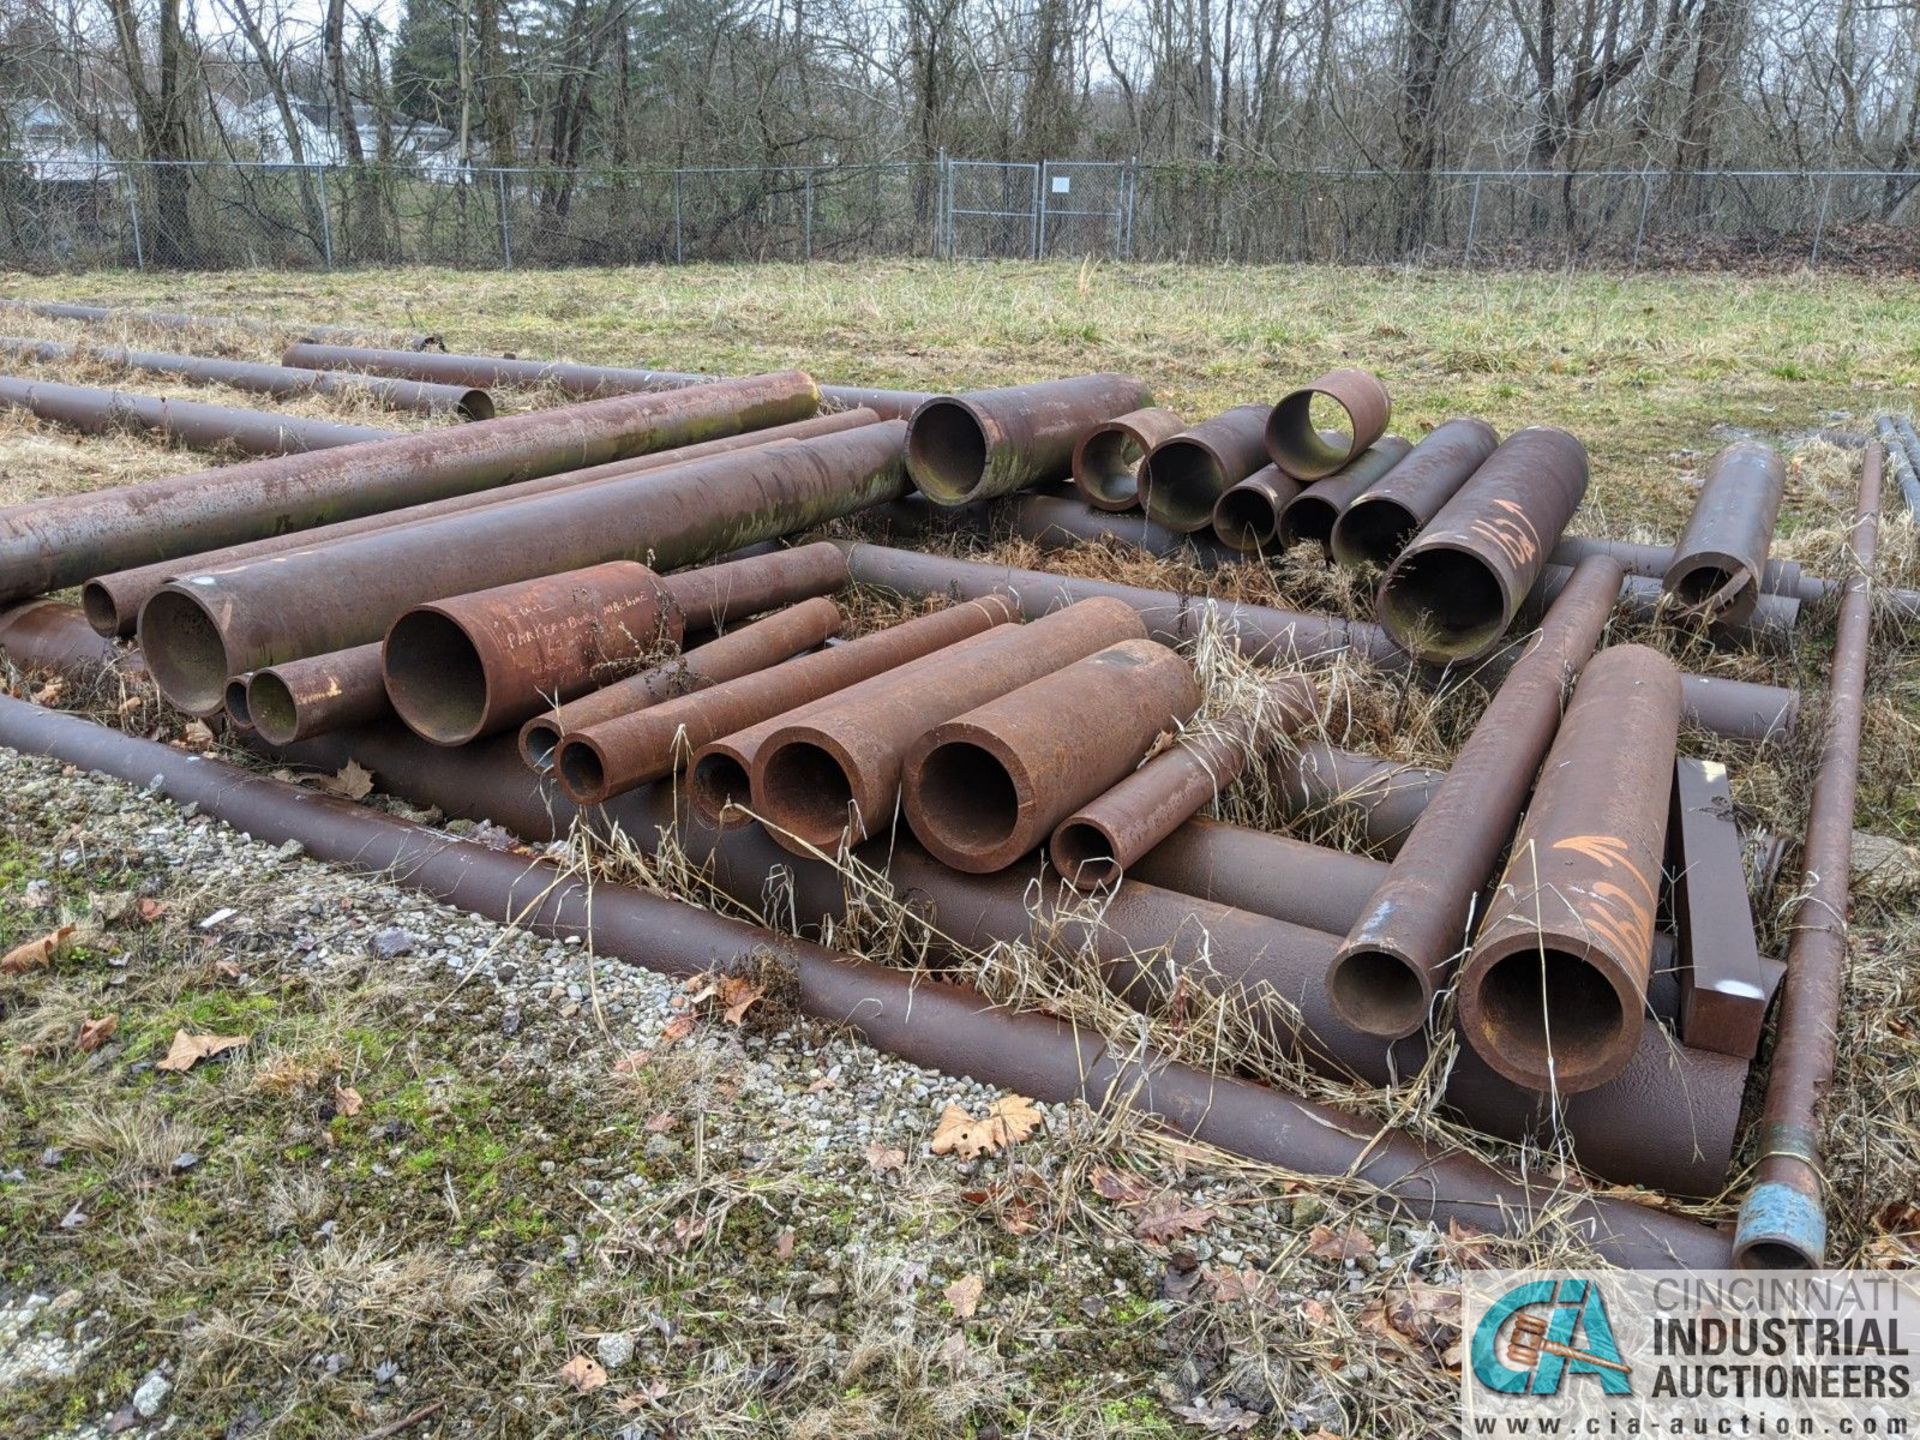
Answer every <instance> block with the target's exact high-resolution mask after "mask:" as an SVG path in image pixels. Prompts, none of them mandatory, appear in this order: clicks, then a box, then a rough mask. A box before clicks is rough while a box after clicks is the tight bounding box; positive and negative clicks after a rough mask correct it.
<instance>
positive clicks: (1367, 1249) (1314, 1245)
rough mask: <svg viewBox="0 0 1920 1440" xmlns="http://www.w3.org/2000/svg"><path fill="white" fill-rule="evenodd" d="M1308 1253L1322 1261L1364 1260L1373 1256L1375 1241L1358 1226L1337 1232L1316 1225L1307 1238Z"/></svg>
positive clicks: (1351, 1226)
mask: <svg viewBox="0 0 1920 1440" xmlns="http://www.w3.org/2000/svg"><path fill="white" fill-rule="evenodd" d="M1307 1253H1308V1254H1309V1255H1312V1256H1315V1257H1316V1258H1318V1259H1321V1260H1364V1259H1365V1258H1366V1257H1367V1256H1369V1255H1371V1254H1373V1241H1371V1240H1369V1239H1368V1238H1367V1233H1366V1231H1364V1230H1362V1229H1361V1228H1360V1227H1359V1226H1358V1225H1350V1226H1348V1227H1347V1228H1346V1229H1345V1230H1341V1231H1337V1232H1336V1231H1334V1230H1331V1229H1329V1228H1328V1227H1327V1226H1325V1225H1316V1226H1314V1227H1313V1231H1312V1233H1311V1234H1310V1235H1309V1236H1308V1237H1307Z"/></svg>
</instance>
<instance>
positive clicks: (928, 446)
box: [907, 375, 1153, 505]
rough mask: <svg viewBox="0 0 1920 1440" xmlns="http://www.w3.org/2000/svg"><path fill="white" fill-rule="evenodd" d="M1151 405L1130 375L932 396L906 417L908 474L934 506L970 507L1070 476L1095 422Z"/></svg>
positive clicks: (1147, 395) (1102, 376)
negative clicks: (1075, 456) (1077, 451)
mask: <svg viewBox="0 0 1920 1440" xmlns="http://www.w3.org/2000/svg"><path fill="white" fill-rule="evenodd" d="M1152 403H1153V396H1152V395H1151V394H1150V393H1148V390H1147V387H1146V386H1145V385H1143V384H1141V383H1140V382H1139V381H1138V380H1135V379H1133V378H1132V377H1130V376H1126V375H1076V376H1074V377H1073V378H1072V379H1070V380H1044V381H1041V382H1040V383H1039V384H1037V385H1010V386H1007V387H1005V388H1002V389H996V390H973V391H969V392H968V393H967V394H965V395H934V396H931V397H929V398H928V399H927V400H925V401H923V402H922V403H921V404H920V405H919V407H918V408H916V409H915V410H914V412H913V415H912V417H911V418H910V419H909V420H908V421H907V474H908V475H910V476H912V477H913V483H914V486H915V487H916V488H917V489H918V490H919V491H920V493H921V494H922V495H924V496H926V497H927V499H929V500H931V501H932V502H933V503H934V504H936V505H965V504H967V503H968V502H969V501H973V500H986V499H989V498H991V497H992V496H995V495H1008V494H1011V493H1012V492H1013V491H1015V490H1024V489H1025V488H1026V487H1027V486H1029V485H1037V484H1040V483H1041V482H1042V481H1046V480H1059V479H1064V478H1066V476H1067V474H1068V473H1069V472H1070V471H1071V470H1072V468H1073V449H1074V446H1075V445H1077V444H1078V443H1079V441H1080V437H1081V436H1082V435H1084V434H1085V433H1086V432H1087V431H1088V430H1089V429H1091V428H1092V427H1093V426H1095V425H1097V424H1099V423H1100V422H1101V421H1102V420H1110V419H1112V418H1113V417H1114V416H1116V415H1126V414H1130V413H1132V412H1133V411H1135V410H1140V409H1144V408H1145V407H1147V406H1148V405H1151V404H1152Z"/></svg>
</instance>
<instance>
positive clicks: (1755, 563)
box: [1661, 440, 1787, 625]
mask: <svg viewBox="0 0 1920 1440" xmlns="http://www.w3.org/2000/svg"><path fill="white" fill-rule="evenodd" d="M1786 485H1787V466H1786V462H1785V461H1783V460H1782V459H1781V458H1780V452H1779V451H1778V450H1775V449H1774V448H1773V447H1772V446H1771V445H1763V444H1761V443H1760V442H1759V441H1758V440H1736V441H1734V442H1733V444H1731V445H1728V446H1726V447H1725V448H1724V449H1722V450H1721V451H1720V453H1719V454H1717V455H1715V456H1714V457H1713V459H1712V460H1711V461H1709V462H1708V464H1707V476H1706V480H1705V481H1704V482H1703V483H1702V485H1701V487H1700V498H1699V499H1698V500H1696V501H1695V502H1694V506H1693V514H1692V515H1691V516H1689V517H1688V519H1687V526H1686V529H1684V530H1682V531H1681V532H1680V543H1679V544H1677V545H1675V546H1674V547H1673V550H1674V553H1673V564H1672V565H1670V566H1668V567H1667V573H1666V575H1665V576H1664V577H1662V582H1661V583H1662V586H1663V588H1664V589H1665V591H1666V594H1667V599H1668V601H1669V602H1670V604H1671V605H1672V607H1673V609H1674V611H1675V612H1676V613H1677V614H1678V615H1679V616H1680V618H1681V619H1683V620H1687V621H1690V622H1694V623H1699V624H1711V623H1713V622H1715V621H1724V622H1727V623H1730V624H1736V625H1737V624H1741V623H1743V622H1744V621H1746V620H1747V619H1749V618H1750V617H1751V616H1752V614H1753V611H1754V606H1755V605H1757V604H1758V603H1759V600H1760V589H1761V583H1762V579H1763V577H1764V576H1765V575H1766V570H1767V552H1768V550H1770V549H1771V548H1772V546H1773V527H1774V524H1775V522H1777V521H1778V520H1779V518H1780V499H1781V496H1782V495H1783V494H1785V492H1786Z"/></svg>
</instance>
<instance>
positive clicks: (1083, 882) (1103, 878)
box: [1047, 819, 1120, 890]
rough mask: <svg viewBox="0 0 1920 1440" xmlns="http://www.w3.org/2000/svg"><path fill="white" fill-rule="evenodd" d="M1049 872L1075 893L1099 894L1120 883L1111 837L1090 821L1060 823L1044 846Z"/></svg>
mask: <svg viewBox="0 0 1920 1440" xmlns="http://www.w3.org/2000/svg"><path fill="white" fill-rule="evenodd" d="M1047 848H1048V852H1049V855H1050V857H1051V858H1052V860H1053V868H1054V869H1055V870H1056V871H1058V872H1059V874H1060V876H1061V878H1062V879H1064V880H1065V881H1066V882H1067V883H1068V884H1069V885H1071V886H1073V887H1074V888H1075V889H1076V890H1100V889H1104V888H1106V887H1109V886H1112V885H1116V884H1118V883H1119V881H1120V862H1119V860H1118V859H1117V858H1116V857H1115V853H1114V852H1115V850H1116V849H1117V848H1118V847H1117V846H1115V845H1114V843H1113V837H1112V836H1111V835H1109V834H1107V832H1106V831H1105V830H1103V829H1101V828H1100V826H1099V825H1097V824H1095V823H1094V822H1093V821H1091V820H1085V819H1077V820H1074V819H1070V820H1065V821H1063V822H1061V825H1060V828H1059V829H1058V830H1055V831H1054V832H1053V839H1052V841H1051V842H1050V843H1049V845H1048V847H1047Z"/></svg>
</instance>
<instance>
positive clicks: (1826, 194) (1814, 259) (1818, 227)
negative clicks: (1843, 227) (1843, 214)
mask: <svg viewBox="0 0 1920 1440" xmlns="http://www.w3.org/2000/svg"><path fill="white" fill-rule="evenodd" d="M1832 203H1833V175H1832V173H1831V172H1829V173H1828V175H1827V184H1826V188H1825V189H1823V190H1822V191H1821V192H1820V218H1819V219H1818V220H1816V221H1814V222H1813V254H1811V255H1810V256H1808V257H1807V264H1809V265H1818V264H1819V263H1820V241H1821V240H1822V239H1823V238H1824V237H1825V235H1826V233H1827V207H1828V206H1829V205H1831V204H1832Z"/></svg>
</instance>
